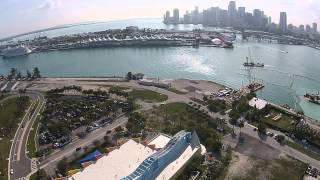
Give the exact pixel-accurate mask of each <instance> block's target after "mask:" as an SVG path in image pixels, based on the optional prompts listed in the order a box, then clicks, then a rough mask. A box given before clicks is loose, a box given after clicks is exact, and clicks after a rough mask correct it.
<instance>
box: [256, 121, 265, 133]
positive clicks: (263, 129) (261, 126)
mask: <svg viewBox="0 0 320 180" xmlns="http://www.w3.org/2000/svg"><path fill="white" fill-rule="evenodd" d="M258 132H259V133H262V134H265V133H266V132H267V127H266V125H265V124H264V123H262V122H260V123H259V125H258Z"/></svg>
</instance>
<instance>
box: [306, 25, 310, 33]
mask: <svg viewBox="0 0 320 180" xmlns="http://www.w3.org/2000/svg"><path fill="white" fill-rule="evenodd" d="M306 33H311V26H310V25H309V24H307V25H306Z"/></svg>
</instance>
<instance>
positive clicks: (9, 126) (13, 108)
mask: <svg viewBox="0 0 320 180" xmlns="http://www.w3.org/2000/svg"><path fill="white" fill-rule="evenodd" d="M17 101H18V97H16V98H12V99H8V100H6V101H4V102H3V104H2V105H1V107H0V127H1V131H0V132H1V134H0V138H1V140H0V172H1V175H0V180H7V172H8V160H7V159H8V157H9V153H10V147H11V142H10V140H11V139H13V137H14V134H15V132H16V130H17V128H18V125H17V124H18V123H19V122H20V121H21V116H23V115H24V113H22V114H21V116H19V117H17V116H16V114H17V112H18V111H19V108H18V105H17ZM29 104H30V103H27V106H26V107H28V106H29ZM20 110H21V109H20ZM22 111H24V109H22ZM8 130H9V131H8Z"/></svg>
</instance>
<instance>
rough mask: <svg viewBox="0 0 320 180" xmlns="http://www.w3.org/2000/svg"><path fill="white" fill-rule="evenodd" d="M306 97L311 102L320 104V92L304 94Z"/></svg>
mask: <svg viewBox="0 0 320 180" xmlns="http://www.w3.org/2000/svg"><path fill="white" fill-rule="evenodd" d="M304 97H305V98H306V99H307V100H308V101H309V102H312V103H315V104H319V105H320V94H319V92H318V94H310V93H306V94H305V95H304Z"/></svg>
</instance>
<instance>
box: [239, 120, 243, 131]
mask: <svg viewBox="0 0 320 180" xmlns="http://www.w3.org/2000/svg"><path fill="white" fill-rule="evenodd" d="M243 127H244V122H243V121H240V123H239V128H240V134H241V129H242V128H243Z"/></svg>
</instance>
